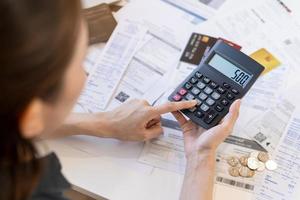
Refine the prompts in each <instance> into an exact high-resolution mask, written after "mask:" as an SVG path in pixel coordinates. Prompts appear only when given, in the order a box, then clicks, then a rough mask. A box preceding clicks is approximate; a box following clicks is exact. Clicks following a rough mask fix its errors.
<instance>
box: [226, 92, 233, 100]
mask: <svg viewBox="0 0 300 200" xmlns="http://www.w3.org/2000/svg"><path fill="white" fill-rule="evenodd" d="M226 97H227V99H229V100H232V99H234V96H233V95H232V94H231V93H228V94H227V95H226Z"/></svg>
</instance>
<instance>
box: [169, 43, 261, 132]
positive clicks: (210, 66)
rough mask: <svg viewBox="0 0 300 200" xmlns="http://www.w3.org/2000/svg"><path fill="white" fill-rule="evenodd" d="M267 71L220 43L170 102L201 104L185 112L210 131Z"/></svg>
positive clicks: (185, 81)
mask: <svg viewBox="0 0 300 200" xmlns="http://www.w3.org/2000/svg"><path fill="white" fill-rule="evenodd" d="M263 70H264V67H263V66H262V65H260V64H259V63H257V62H256V61H255V60H253V59H252V58H250V57H249V56H247V55H245V54H244V53H242V52H240V51H239V50H237V49H235V48H233V47H231V46H229V45H228V44H226V43H224V42H223V41H221V40H218V41H217V42H216V44H215V45H214V46H213V47H212V48H211V50H210V51H209V52H208V53H207V54H206V55H205V58H204V59H203V60H202V62H201V63H200V65H199V66H198V67H197V68H196V69H195V70H194V71H193V72H192V73H191V74H190V75H189V76H188V77H187V78H186V79H185V80H184V81H183V82H182V83H181V84H180V85H179V86H178V87H177V89H176V90H175V91H174V92H173V93H172V94H171V95H170V96H169V98H168V99H169V100H170V101H175V102H176V101H177V102H178V101H184V100H197V102H198V103H197V105H196V106H195V107H194V108H191V109H187V110H181V112H182V113H183V114H185V115H186V116H187V117H188V118H190V119H191V120H192V121H193V122H195V123H196V124H198V125H200V126H201V127H203V128H205V129H209V128H211V127H213V126H216V125H217V124H218V123H219V122H220V121H221V120H222V119H223V117H224V116H225V115H226V114H227V113H228V111H229V108H230V105H231V104H232V103H233V102H234V100H236V99H240V98H242V97H243V96H244V95H245V94H246V93H247V92H248V91H249V89H250V88H251V86H252V85H253V84H254V82H255V81H256V80H257V78H258V77H259V75H260V74H261V73H262V72H263Z"/></svg>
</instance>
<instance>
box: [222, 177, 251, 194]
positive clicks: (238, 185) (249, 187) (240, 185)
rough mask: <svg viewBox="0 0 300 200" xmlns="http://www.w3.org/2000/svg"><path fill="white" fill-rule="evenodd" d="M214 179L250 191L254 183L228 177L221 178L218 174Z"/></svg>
mask: <svg viewBox="0 0 300 200" xmlns="http://www.w3.org/2000/svg"><path fill="white" fill-rule="evenodd" d="M216 181H217V182H220V183H225V184H227V185H231V186H236V187H239V188H243V189H246V190H251V191H253V190H254V185H250V184H248V183H242V182H239V181H235V180H232V179H228V178H223V177H220V176H218V177H217V178H216Z"/></svg>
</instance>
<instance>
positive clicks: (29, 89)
mask: <svg viewBox="0 0 300 200" xmlns="http://www.w3.org/2000/svg"><path fill="white" fill-rule="evenodd" d="M0 16H1V21H0V92H1V95H0V128H1V133H0V167H4V168H5V167H7V166H9V167H12V168H11V169H12V170H11V176H12V183H11V185H10V186H12V185H14V184H15V187H16V190H17V191H18V192H19V194H18V193H16V196H15V197H13V196H12V197H11V198H15V199H16V198H17V197H22V195H24V194H25V193H26V192H24V191H26V189H24V191H23V190H22V189H21V190H20V188H22V187H23V188H24V185H22V183H24V181H25V183H27V182H28V179H27V180H22V177H21V178H18V177H17V176H15V175H16V174H22V173H19V172H18V170H22V169H23V170H24V173H23V176H24V177H27V176H28V177H32V178H33V179H34V175H35V174H36V173H35V171H36V170H35V168H36V169H37V168H38V164H37V163H35V161H34V159H33V158H34V157H35V154H36V152H35V148H34V146H33V145H32V143H31V140H30V139H31V138H33V137H35V136H37V135H39V134H40V133H48V132H51V131H53V130H54V129H55V128H57V127H58V126H59V124H60V123H61V122H62V121H63V120H64V118H65V117H66V115H67V114H68V113H69V112H70V110H71V108H72V106H73V105H74V103H75V101H76V99H77V97H78V95H79V94H80V91H81V89H82V87H83V85H84V80H85V74H84V71H83V68H82V66H81V63H82V60H83V57H84V54H85V48H86V44H87V34H86V28H85V25H84V22H83V20H82V18H81V5H80V1H79V0H44V1H35V0H21V1H20V0H2V1H1V2H0ZM24 163H29V164H28V165H26V166H27V167H29V169H25V168H24V166H23V164H24ZM21 165H22V166H23V167H21V168H18V166H21ZM15 170H17V171H15ZM17 172H18V173H17ZM31 175H32V176H31ZM24 177H23V178H24ZM16 179H17V180H16ZM22 181H23V182H22ZM25 185H26V184H25ZM25 187H26V186H25ZM28 187H29V188H28V189H32V188H31V187H30V184H28ZM25 195H26V194H25Z"/></svg>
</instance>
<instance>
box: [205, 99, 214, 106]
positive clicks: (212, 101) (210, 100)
mask: <svg viewBox="0 0 300 200" xmlns="http://www.w3.org/2000/svg"><path fill="white" fill-rule="evenodd" d="M206 103H207V104H208V105H210V106H212V105H214V104H215V100H213V99H211V98H208V99H207V100H206Z"/></svg>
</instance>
